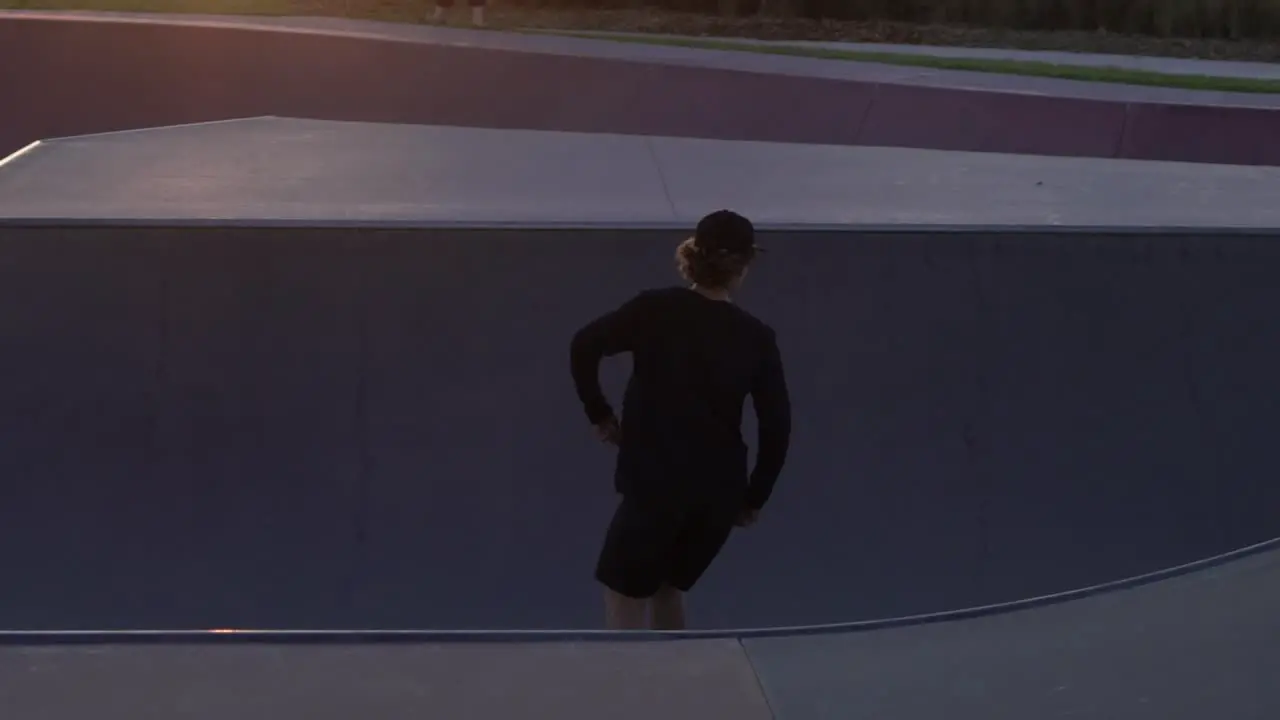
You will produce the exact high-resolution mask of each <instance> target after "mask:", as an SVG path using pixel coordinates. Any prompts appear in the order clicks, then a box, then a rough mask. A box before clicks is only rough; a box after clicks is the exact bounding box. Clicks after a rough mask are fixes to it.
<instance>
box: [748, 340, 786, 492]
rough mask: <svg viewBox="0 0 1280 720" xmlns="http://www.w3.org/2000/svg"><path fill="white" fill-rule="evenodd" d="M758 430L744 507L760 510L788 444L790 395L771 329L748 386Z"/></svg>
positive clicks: (776, 479) (780, 470)
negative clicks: (761, 360) (752, 383)
mask: <svg viewBox="0 0 1280 720" xmlns="http://www.w3.org/2000/svg"><path fill="white" fill-rule="evenodd" d="M751 402H752V405H754V406H755V411H756V427H757V428H758V430H759V450H758V452H757V453H756V466H755V469H754V470H752V472H751V482H750V484H749V485H748V486H747V498H746V500H747V507H749V508H751V509H752V510H759V509H760V508H762V507H764V504H765V503H767V502H768V501H769V496H770V495H772V494H773V486H774V484H776V483H777V482H778V476H779V475H781V474H782V466H783V464H784V463H786V461H787V450H788V448H789V447H790V445H791V398H790V396H789V394H788V393H787V380H786V374H785V373H784V372H783V368H782V353H781V351H780V350H778V342H777V337H776V336H775V335H774V334H773V333H772V332H771V333H770V335H769V342H768V344H767V346H766V353H765V363H764V366H763V367H762V368H761V372H760V375H759V376H758V377H757V379H756V384H755V387H753V388H752V390H751Z"/></svg>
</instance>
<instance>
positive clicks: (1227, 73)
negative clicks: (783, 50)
mask: <svg viewBox="0 0 1280 720" xmlns="http://www.w3.org/2000/svg"><path fill="white" fill-rule="evenodd" d="M617 35H619V36H620V37H645V36H644V35H640V34H638V33H617ZM656 37H663V38H678V37H681V36H678V35H658V36H656ZM689 39H695V40H710V39H713V38H689ZM714 40H716V41H718V42H735V43H742V44H745V45H763V46H771V45H772V46H789V47H811V48H826V49H831V50H844V51H849V52H866V53H898V54H903V55H928V56H932V57H940V58H983V59H993V60H1016V61H1021V62H1043V63H1052V64H1054V65H1076V66H1080V67H1098V68H1101V67H1107V68H1122V69H1125V70H1141V71H1145V72H1158V73H1165V74H1168V75H1205V76H1209V77H1230V78H1256V79H1267V80H1280V63H1266V62H1238V61H1230V60H1198V59H1188V58H1170V57H1146V56H1134V55H1105V54H1102V53H1079V52H1067V51H1047V50H1009V49H1003V48H971V47H941V46H933V45H895V44H890V43H855V42H827V41H808V40H778V41H774V40H754V39H749V38H714Z"/></svg>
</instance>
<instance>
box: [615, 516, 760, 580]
mask: <svg viewBox="0 0 1280 720" xmlns="http://www.w3.org/2000/svg"><path fill="white" fill-rule="evenodd" d="M740 509H741V502H711V501H704V502H683V503H661V502H653V501H642V500H638V499H635V498H630V497H624V498H623V499H622V502H621V503H619V504H618V509H617V511H616V512H614V515H613V521H612V522H611V523H609V530H608V532H607V533H606V534H605V539H604V547H603V548H601V550H600V558H599V560H598V561H597V562H596V579H597V580H599V581H600V582H601V583H603V584H604V585H605V587H608V588H609V589H610V590H613V591H614V592H617V593H620V594H622V595H626V596H627V597H633V598H647V597H650V596H652V595H653V594H654V593H655V592H657V591H658V589H659V588H660V587H662V586H663V585H668V586H670V587H674V588H676V589H678V590H681V591H684V592H688V591H689V590H690V589H692V588H693V586H694V584H695V583H697V582H698V579H699V578H701V577H702V574H703V573H705V572H706V571H707V568H708V567H710V566H711V562H712V561H713V560H715V559H716V556H717V555H719V554H720V549H721V548H722V547H724V543H725V541H726V540H728V539H729V534H730V533H731V532H733V528H734V523H735V522H736V521H737V518H738V512H739V510H740Z"/></svg>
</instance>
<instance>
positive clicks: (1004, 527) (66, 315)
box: [0, 223, 1280, 629]
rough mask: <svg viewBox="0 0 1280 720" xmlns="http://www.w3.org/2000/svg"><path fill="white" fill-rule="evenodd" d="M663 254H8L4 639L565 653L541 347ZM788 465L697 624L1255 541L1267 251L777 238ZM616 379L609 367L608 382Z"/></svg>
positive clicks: (962, 237) (1, 294)
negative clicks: (471, 642)
mask: <svg viewBox="0 0 1280 720" xmlns="http://www.w3.org/2000/svg"><path fill="white" fill-rule="evenodd" d="M680 238H681V234H680V233H679V232H677V231H667V230H635V231H624V230H608V229H599V230H581V231H567V230H543V231H530V230H460V229H453V230H448V229H437V230H430V229H381V230H378V229H360V228H345V229H343V228H332V229H323V228H279V227H277V228H264V227H252V226H245V227H222V228H216V227H204V228H199V227H184V228H165V227H128V226H117V227H107V226H92V225H80V226H74V227H58V226H34V225H31V226H26V227H23V226H21V224H20V223H11V224H10V225H8V226H5V227H4V228H2V229H0V337H3V338H4V339H5V352H4V353H3V354H0V438H3V444H0V450H2V452H0V474H2V475H3V477H4V478H5V482H4V484H3V486H2V487H3V493H4V496H3V502H0V565H2V566H3V567H6V568H9V569H10V572H11V573H15V575H14V577H21V578H22V582H15V583H12V584H9V585H8V586H7V587H6V590H5V601H4V603H2V604H0V627H4V628H8V629H113V628H154V629H169V628H283V629H287V628H307V629H326V628H328V629H361V628H388V627H391V628H427V629H450V628H494V629H515V628H570V629H572V628H593V627H598V623H599V611H598V593H597V590H596V588H595V587H594V585H593V583H592V581H591V577H590V574H591V567H592V563H593V561H594V557H595V553H596V551H597V548H598V544H599V542H600V538H601V534H602V532H603V529H604V526H605V523H606V522H607V520H608V516H609V513H610V511H611V508H612V505H613V503H614V502H615V498H614V497H613V495H612V491H611V482H610V471H611V467H612V466H611V462H612V456H611V453H610V452H609V451H607V450H606V449H604V448H602V447H601V446H599V445H598V444H597V443H595V441H594V440H593V438H592V436H591V434H590V432H589V428H588V427H587V426H586V424H585V421H584V419H583V417H582V413H581V411H580V409H579V407H578V405H577V403H576V399H575V398H574V395H573V391H572V387H571V385H570V382H569V377H568V365H567V362H568V361H567V343H568V339H569V337H570V335H571V333H572V332H573V331H574V330H575V329H576V328H577V327H578V326H579V325H580V324H581V323H583V322H585V321H587V320H588V319H590V318H591V317H592V316H593V315H595V314H596V313H598V312H602V311H603V310H605V309H607V308H609V307H610V306H612V305H613V304H615V303H618V302H620V301H621V300H623V299H624V298H626V297H628V296H629V295H630V294H631V293H632V292H634V291H635V289H637V288H640V287H644V286H649V285H654V284H662V283H666V282H672V281H674V276H673V275H672V253H673V249H674V246H675V244H676V242H678V240H679V239H680ZM765 240H766V241H767V242H768V244H769V245H770V246H772V247H773V248H774V252H773V253H771V254H770V255H769V256H768V258H767V259H766V260H765V261H764V262H763V263H762V264H761V266H760V267H759V268H758V270H757V271H756V272H755V273H754V274H753V275H752V278H751V284H750V286H749V288H748V289H747V290H746V291H745V293H744V295H743V297H742V298H741V302H742V303H743V304H744V305H745V306H746V307H748V308H749V309H750V310H752V311H753V312H756V313H758V314H759V315H760V316H761V317H763V318H765V319H766V320H767V321H769V322H770V323H772V324H773V325H774V326H775V327H776V328H777V329H778V331H779V336H780V341H781V343H782V348H783V352H784V353H785V359H786V362H787V368H788V373H789V376H790V382H791V385H792V389H793V393H794V402H795V412H796V429H795V442H794V448H793V452H792V456H791V457H792V459H791V461H790V463H789V464H788V466H787V469H786V472H785V475H784V477H783V479H782V481H781V484H780V486H779V490H778V492H777V495H776V499H775V501H774V502H773V504H771V505H770V506H769V508H768V509H767V512H766V513H765V516H764V518H763V521H762V522H761V524H760V525H759V526H757V527H756V528H753V529H751V530H749V531H744V532H740V533H738V534H737V535H736V536H735V537H734V538H733V539H732V540H731V542H730V545H729V547H728V549H727V551H726V553H725V555H724V556H723V558H722V560H721V561H720V562H719V563H718V564H717V565H716V566H715V568H714V569H713V570H712V572H711V573H710V575H709V576H708V577H707V578H706V580H705V583H704V584H703V585H702V586H701V587H700V588H699V590H698V593H697V594H696V595H695V596H694V597H693V598H692V606H691V612H692V621H693V623H694V625H695V626H696V627H700V628H725V627H762V626H788V625H809V624H821V623H837V622H843V621H851V620H860V619H869V618H879V617H888V616H902V615H911V614H916V613H926V612H934V611H942V610H950V609H956V608H963V607H970V606H974V605H983V604H988V603H995V602H1002V601H1010V600H1017V599H1021V598H1026V597H1031V596H1036V595H1042V594H1045V593H1053V592H1058V591H1064V590H1070V589H1074V588H1078V587H1082V586H1086V585H1092V584H1095V583H1100V582H1106V581H1111V580H1116V579H1120V578H1125V577H1128V576H1131V575H1136V574H1140V573H1144V572H1148V571H1152V570H1156V569H1160V568H1164V567H1168V566H1172V565H1176V564H1180V563H1184V562H1188V561H1192V560H1196V559H1199V558H1202V557H1206V556H1209V555H1214V554H1217V553H1220V552H1224V551H1227V550H1232V549H1235V548H1238V547H1242V546H1245V545H1249V544H1252V543H1255V542H1258V541H1261V540H1264V539H1267V538H1269V537H1271V536H1274V535H1275V534H1276V533H1275V530H1276V528H1277V526H1278V525H1280V489H1278V487H1277V484H1276V483H1275V482H1274V478H1275V477H1276V476H1277V471H1278V470H1280V468H1277V460H1276V456H1275V453H1274V452H1273V451H1272V447H1271V441H1272V437H1271V436H1272V433H1271V432H1270V430H1271V428H1273V427H1275V426H1276V425H1277V423H1278V422H1280V404H1277V402H1276V400H1275V397H1276V380H1275V373H1274V368H1275V366H1276V361H1277V358H1278V357H1280V328H1277V326H1276V324H1275V323H1273V322H1271V321H1270V318H1271V315H1272V309H1273V308H1274V307H1277V306H1278V305H1280V284H1277V283H1276V282H1275V281H1274V274H1275V268H1276V267H1277V266H1278V265H1280V250H1277V247H1276V245H1275V243H1274V238H1273V237H1271V236H1270V235H1268V234H1267V233H1265V232H1259V233H1256V234H1254V233H1245V232H1240V233H1236V234H1234V235H1226V236H1224V235H1215V234H1212V233H1199V232H1191V231H1188V232H1169V233H1144V232H1128V233H1112V234H1105V233H1093V234H1082V233H1075V232H1054V233H1048V232H1014V231H1010V232H1006V233H999V234H996V233H990V232H984V231H970V232H945V231H937V232H925V231H914V232H905V231H904V232H873V231H854V230H848V231H838V232H837V231H832V232H822V231H808V232H805V231H775V232H769V233H767V237H766V238H765ZM626 369H627V368H626V364H625V362H615V363H611V365H610V366H609V368H608V372H607V377H608V382H609V384H610V387H611V388H612V389H613V391H614V392H615V396H616V392H617V391H618V390H619V389H620V387H621V382H622V380H623V378H624V377H625V373H626Z"/></svg>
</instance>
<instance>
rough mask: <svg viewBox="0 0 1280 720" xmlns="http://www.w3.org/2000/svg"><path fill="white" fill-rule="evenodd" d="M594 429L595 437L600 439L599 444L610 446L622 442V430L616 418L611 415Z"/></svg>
mask: <svg viewBox="0 0 1280 720" xmlns="http://www.w3.org/2000/svg"><path fill="white" fill-rule="evenodd" d="M595 428H596V436H597V437H599V438H600V442H604V443H608V444H610V445H617V444H618V443H620V442H622V428H621V427H620V426H619V425H618V418H616V417H614V416H613V415H610V416H609V417H607V418H605V419H604V420H601V421H600V423H599V424H597V425H596V426H595Z"/></svg>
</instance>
